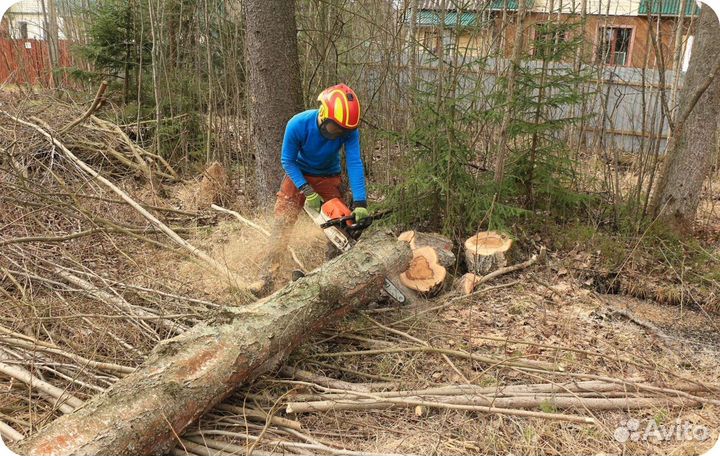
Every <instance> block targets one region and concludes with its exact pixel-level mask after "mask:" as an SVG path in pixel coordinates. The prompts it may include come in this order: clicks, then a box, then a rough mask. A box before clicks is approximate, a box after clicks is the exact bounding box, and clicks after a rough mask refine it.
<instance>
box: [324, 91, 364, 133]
mask: <svg viewBox="0 0 720 456" xmlns="http://www.w3.org/2000/svg"><path fill="white" fill-rule="evenodd" d="M317 99H318V101H319V102H320V110H319V114H318V117H319V122H320V124H321V125H322V124H323V123H324V122H325V121H327V120H331V121H333V122H335V123H336V124H337V125H338V126H339V127H340V128H342V129H344V130H355V129H356V128H357V127H358V125H360V102H359V101H358V98H357V95H355V92H354V91H353V89H351V88H350V87H348V86H346V85H345V84H337V85H334V86H332V87H328V88H327V89H325V90H323V91H322V93H320V95H319V96H318V98H317Z"/></svg>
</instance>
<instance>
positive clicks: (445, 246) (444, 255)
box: [398, 231, 455, 270]
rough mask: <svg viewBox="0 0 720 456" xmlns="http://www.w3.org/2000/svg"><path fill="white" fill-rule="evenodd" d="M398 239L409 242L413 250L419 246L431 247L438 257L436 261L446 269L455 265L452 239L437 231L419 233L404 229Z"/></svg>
mask: <svg viewBox="0 0 720 456" xmlns="http://www.w3.org/2000/svg"><path fill="white" fill-rule="evenodd" d="M398 239H399V240H401V241H405V242H408V243H410V247H411V248H412V249H413V250H416V249H419V248H421V247H432V248H433V249H435V253H436V254H437V257H438V262H439V263H440V264H441V265H443V266H444V267H445V268H446V269H451V270H452V268H454V267H455V254H454V253H453V241H452V240H450V238H447V237H445V236H443V235H442V234H437V233H421V232H418V231H405V232H403V233H400V236H398Z"/></svg>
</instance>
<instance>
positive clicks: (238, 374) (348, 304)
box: [14, 233, 411, 455]
mask: <svg viewBox="0 0 720 456" xmlns="http://www.w3.org/2000/svg"><path fill="white" fill-rule="evenodd" d="M410 257H411V252H410V248H409V246H408V245H407V244H406V243H404V242H399V241H396V240H395V239H393V238H392V237H391V236H390V235H388V234H383V233H380V234H378V235H375V236H372V237H370V238H368V240H367V241H365V242H360V243H358V245H357V246H355V247H354V248H353V249H352V250H351V251H350V252H348V253H346V254H343V255H341V256H340V257H338V258H337V259H335V260H333V261H331V262H330V263H328V264H326V265H325V266H323V267H322V268H320V269H318V270H316V271H314V272H313V273H311V274H309V275H307V276H306V277H304V278H302V279H299V280H298V281H296V282H294V283H292V284H291V285H289V286H287V287H285V288H283V289H282V290H280V291H278V292H276V293H275V294H273V295H271V296H269V297H267V298H265V299H262V300H260V301H257V302H256V303H254V304H251V305H247V306H244V307H228V308H225V309H222V310H221V313H220V314H218V315H217V316H216V317H215V318H214V319H213V321H211V322H209V323H203V324H200V325H198V326H195V327H194V328H192V329H191V330H189V331H188V332H186V333H184V334H182V335H180V336H177V337H175V338H173V339H169V340H167V341H164V342H162V343H160V344H159V345H158V346H157V347H156V348H155V349H154V350H153V351H152V353H151V354H150V355H149V357H148V359H147V360H146V362H145V363H144V364H143V365H142V366H140V367H139V368H138V369H137V370H136V371H135V372H133V373H132V374H130V375H128V376H126V377H124V378H123V379H122V380H120V381H118V382H117V383H116V384H115V385H113V387H112V388H110V389H109V390H108V391H107V392H105V393H103V394H101V395H99V396H96V397H95V398H93V399H92V400H91V401H89V402H88V403H86V405H85V406H84V407H82V408H79V409H78V410H77V411H75V412H74V413H72V414H70V415H66V416H63V417H61V418H59V419H57V420H55V421H54V422H53V423H51V424H49V425H48V426H47V427H46V428H44V429H42V430H40V431H39V432H38V433H37V434H35V435H34V436H31V437H29V438H27V439H25V440H23V441H21V442H19V444H18V445H17V446H16V447H15V448H14V451H16V452H17V453H19V454H23V455H44V454H53V455H70V454H72V455H97V454H113V455H151V454H166V453H167V452H169V451H170V450H171V449H172V448H173V446H174V445H175V444H176V440H175V439H176V437H175V436H176V435H180V434H181V433H182V432H183V430H184V429H185V428H186V427H187V426H188V425H190V424H191V423H192V422H193V421H195V420H196V419H197V418H199V417H200V416H201V415H202V414H203V413H204V412H205V411H207V410H208V409H210V408H211V407H213V406H214V405H215V404H217V403H218V402H220V401H221V400H222V399H223V398H225V397H227V396H228V395H229V394H231V393H232V391H233V390H234V389H235V387H237V386H238V385H240V384H241V383H243V382H247V381H250V380H252V379H254V378H256V377H257V376H259V375H261V374H263V373H265V372H267V371H269V370H271V369H273V368H275V367H276V366H277V364H278V363H279V362H280V361H281V360H282V359H283V358H284V357H285V356H286V355H287V354H288V353H290V352H291V351H292V350H293V349H294V348H295V347H296V346H297V345H298V344H299V343H300V341H301V340H302V339H303V338H304V337H305V336H306V335H307V334H315V333H317V331H318V330H319V328H321V327H322V326H324V325H325V324H326V323H328V322H332V321H337V319H338V318H340V317H341V316H343V315H345V314H347V313H348V312H349V311H350V310H351V309H353V308H354V307H356V306H359V305H361V304H364V303H367V302H369V301H370V300H372V299H375V298H376V297H377V295H378V294H379V293H380V290H381V289H382V287H383V282H384V278H385V276H386V275H388V274H390V273H391V272H393V271H395V272H397V271H399V270H401V269H404V268H406V267H407V265H408V262H409V261H410Z"/></svg>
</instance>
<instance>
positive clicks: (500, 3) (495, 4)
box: [490, 0, 533, 11]
mask: <svg viewBox="0 0 720 456" xmlns="http://www.w3.org/2000/svg"><path fill="white" fill-rule="evenodd" d="M532 3H533V2H532V0H529V1H528V2H527V6H528V8H530V6H531V5H532ZM503 9H505V0H491V1H490V10H491V11H502V10H503ZM507 9H508V11H517V9H518V0H507Z"/></svg>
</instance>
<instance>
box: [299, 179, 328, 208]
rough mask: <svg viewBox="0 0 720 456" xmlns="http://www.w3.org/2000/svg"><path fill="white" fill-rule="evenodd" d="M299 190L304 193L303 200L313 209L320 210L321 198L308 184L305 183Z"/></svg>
mask: <svg viewBox="0 0 720 456" xmlns="http://www.w3.org/2000/svg"><path fill="white" fill-rule="evenodd" d="M300 190H301V191H302V192H303V193H304V194H305V202H306V203H307V205H308V206H310V208H311V209H312V210H314V211H317V212H320V208H321V207H322V204H323V199H322V198H321V197H320V195H318V194H317V192H316V191H315V190H313V188H312V187H311V186H310V184H305V185H303V186H302V187H300Z"/></svg>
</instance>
